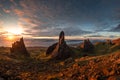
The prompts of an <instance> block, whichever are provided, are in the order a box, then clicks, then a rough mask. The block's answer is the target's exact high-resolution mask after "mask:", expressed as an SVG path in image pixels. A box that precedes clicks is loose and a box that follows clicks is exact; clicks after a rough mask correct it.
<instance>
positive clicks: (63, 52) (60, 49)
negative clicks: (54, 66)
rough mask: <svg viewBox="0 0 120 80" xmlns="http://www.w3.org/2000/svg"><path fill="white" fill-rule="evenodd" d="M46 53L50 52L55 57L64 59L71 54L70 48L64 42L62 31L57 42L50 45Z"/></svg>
mask: <svg viewBox="0 0 120 80" xmlns="http://www.w3.org/2000/svg"><path fill="white" fill-rule="evenodd" d="M46 54H51V56H52V58H55V59H66V58H68V57H70V56H71V54H72V50H71V49H70V47H69V46H68V45H67V44H66V42H65V38H64V32H63V31H62V32H61V33H60V35H59V42H58V43H55V44H53V45H52V46H50V47H49V48H48V50H47V52H46Z"/></svg>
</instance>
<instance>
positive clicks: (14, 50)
mask: <svg viewBox="0 0 120 80" xmlns="http://www.w3.org/2000/svg"><path fill="white" fill-rule="evenodd" d="M10 53H11V55H13V56H26V57H29V56H30V54H29V53H28V51H27V49H26V47H25V44H24V40H23V38H20V41H16V42H14V43H13V44H12V47H11V48H10Z"/></svg>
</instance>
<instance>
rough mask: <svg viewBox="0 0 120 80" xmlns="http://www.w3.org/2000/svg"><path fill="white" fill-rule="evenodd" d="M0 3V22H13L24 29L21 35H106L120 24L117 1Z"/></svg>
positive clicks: (24, 0)
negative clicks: (63, 33) (0, 20)
mask: <svg viewBox="0 0 120 80" xmlns="http://www.w3.org/2000/svg"><path fill="white" fill-rule="evenodd" d="M0 3H3V4H2V5H0V7H1V8H0V9H1V11H0V13H1V14H2V15H3V17H2V18H1V19H3V20H4V21H7V19H9V18H10V17H12V18H14V20H16V22H17V23H18V24H19V25H20V26H22V27H23V29H24V31H25V32H24V35H25V34H26V35H32V36H56V35H58V34H59V32H60V31H61V30H64V31H65V33H66V35H68V36H74V35H84V34H91V33H93V32H103V31H109V30H111V29H113V27H114V25H116V24H118V21H119V20H120V18H119V15H120V14H119V7H120V5H119V4H120V1H119V0H1V1H0ZM2 11H3V12H2ZM5 16H8V17H9V18H8V17H7V19H5V18H6V17H5ZM116 17H117V19H116ZM10 19H11V18H10ZM117 30H118V29H117ZM117 30H115V29H113V30H112V31H117ZM98 36H99V35H98Z"/></svg>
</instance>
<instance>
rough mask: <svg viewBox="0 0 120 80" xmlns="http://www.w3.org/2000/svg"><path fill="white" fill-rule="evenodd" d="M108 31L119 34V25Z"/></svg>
mask: <svg viewBox="0 0 120 80" xmlns="http://www.w3.org/2000/svg"><path fill="white" fill-rule="evenodd" d="M110 31H113V32H120V24H118V25H117V27H115V28H113V29H111V30H110Z"/></svg>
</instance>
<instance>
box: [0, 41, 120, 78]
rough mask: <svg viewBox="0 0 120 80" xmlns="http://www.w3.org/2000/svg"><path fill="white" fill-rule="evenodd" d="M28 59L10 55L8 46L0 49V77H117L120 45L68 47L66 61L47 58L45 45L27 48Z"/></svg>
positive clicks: (97, 44) (101, 44)
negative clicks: (88, 50)
mask: <svg viewBox="0 0 120 80" xmlns="http://www.w3.org/2000/svg"><path fill="white" fill-rule="evenodd" d="M27 49H28V51H29V52H30V54H31V57H30V58H13V57H11V56H10V54H9V53H10V52H9V48H5V47H1V48H0V78H4V79H6V80H15V79H16V80H119V77H120V76H119V75H120V45H119V44H115V45H108V44H103V43H96V44H95V49H94V50H93V51H90V52H84V51H83V49H82V48H72V47H71V49H72V50H73V52H74V54H73V56H72V57H70V58H68V59H66V60H62V61H60V60H51V59H50V57H49V56H46V55H45V51H46V49H47V48H42V47H41V48H40V47H31V48H27Z"/></svg>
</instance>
